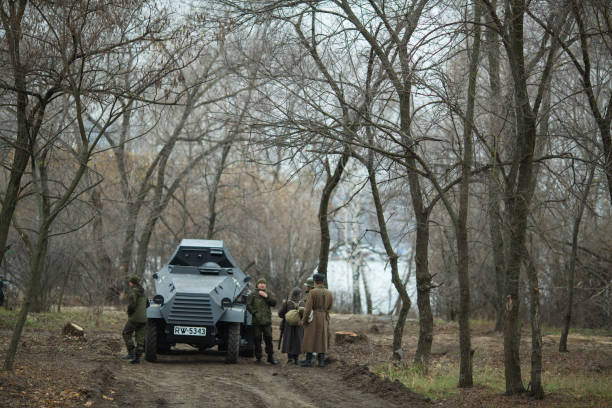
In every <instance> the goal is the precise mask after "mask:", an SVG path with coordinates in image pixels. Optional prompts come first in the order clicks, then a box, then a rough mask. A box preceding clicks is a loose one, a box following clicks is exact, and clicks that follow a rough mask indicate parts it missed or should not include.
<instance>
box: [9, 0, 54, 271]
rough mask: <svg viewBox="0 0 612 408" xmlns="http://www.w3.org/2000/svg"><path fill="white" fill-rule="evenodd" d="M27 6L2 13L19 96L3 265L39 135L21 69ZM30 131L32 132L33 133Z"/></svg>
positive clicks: (24, 4)
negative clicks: (32, 144) (32, 142)
mask: <svg viewBox="0 0 612 408" xmlns="http://www.w3.org/2000/svg"><path fill="white" fill-rule="evenodd" d="M25 6H26V2H25V1H22V2H20V4H19V5H18V6H17V7H16V8H15V7H14V6H13V7H10V8H9V9H10V10H11V11H12V12H13V14H11V15H7V14H6V13H5V11H4V4H3V5H2V7H1V9H2V10H0V17H1V21H2V27H3V28H4V33H5V35H6V39H7V41H6V42H7V44H8V51H9V52H8V54H9V57H10V62H11V68H12V71H13V78H14V86H15V90H16V94H17V95H16V107H15V115H16V122H17V138H16V140H15V142H14V153H13V163H12V165H11V167H10V177H9V181H8V184H7V186H6V191H5V193H4V195H3V197H2V210H0V262H2V259H3V258H4V254H5V252H6V249H5V248H6V242H7V240H8V233H9V227H10V225H11V220H12V217H13V213H14V212H15V207H16V206H17V200H18V198H19V190H20V187H21V177H22V176H23V173H24V171H25V169H26V166H27V165H28V161H29V157H30V138H31V140H34V139H35V138H36V133H37V132H35V129H32V127H31V126H30V125H29V123H28V96H27V93H26V90H27V89H26V76H25V74H26V69H25V68H24V67H22V63H21V57H20V48H21V47H20V46H21V24H22V18H23V13H24V10H25ZM44 108H45V105H44V104H41V106H40V107H39V112H40V111H42V112H44ZM39 115H40V113H39ZM30 131H32V133H31V134H30Z"/></svg>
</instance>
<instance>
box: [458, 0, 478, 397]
mask: <svg viewBox="0 0 612 408" xmlns="http://www.w3.org/2000/svg"><path fill="white" fill-rule="evenodd" d="M473 7H474V11H473V13H474V44H473V48H472V54H471V55H470V68H469V80H468V90H467V109H466V114H465V120H464V122H463V164H462V166H461V184H460V185H459V214H458V217H457V231H456V234H457V258H458V262H457V272H458V275H459V350H460V366H459V387H471V386H472V385H473V377H472V346H471V339H470V274H469V252H468V231H467V218H468V212H469V193H470V172H471V168H472V150H473V147H472V145H473V143H472V132H473V126H474V124H473V121H474V100H475V98H476V76H477V75H478V65H479V59H480V16H481V9H480V6H479V4H478V2H474V5H473Z"/></svg>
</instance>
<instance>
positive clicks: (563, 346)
mask: <svg viewBox="0 0 612 408" xmlns="http://www.w3.org/2000/svg"><path fill="white" fill-rule="evenodd" d="M594 175H595V165H591V169H590V171H589V175H588V178H587V182H586V185H585V187H584V192H583V194H582V197H581V198H580V203H579V204H578V209H577V210H576V215H575V217H576V218H574V226H573V228H572V252H571V254H570V262H569V268H568V271H567V298H566V308H565V316H564V319H563V329H562V331H561V338H560V339H559V351H560V352H565V353H567V351H568V350H567V336H568V335H569V329H570V323H571V321H572V306H573V303H574V277H575V272H576V260H577V258H578V237H579V235H580V222H581V221H582V216H583V214H584V209H585V207H586V202H587V198H588V196H589V191H590V188H591V184H592V183H593V177H594Z"/></svg>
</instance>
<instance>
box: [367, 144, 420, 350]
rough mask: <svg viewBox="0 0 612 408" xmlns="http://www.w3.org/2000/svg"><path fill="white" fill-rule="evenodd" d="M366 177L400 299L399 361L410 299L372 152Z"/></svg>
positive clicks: (396, 330)
mask: <svg viewBox="0 0 612 408" xmlns="http://www.w3.org/2000/svg"><path fill="white" fill-rule="evenodd" d="M368 176H369V180H370V189H371V191H372V199H373V200H374V208H376V218H377V220H378V228H379V232H380V238H381V240H382V242H383V246H384V247H385V252H386V253H387V257H388V258H389V264H390V265H391V281H392V282H393V285H394V286H395V289H396V290H397V292H398V293H399V296H400V298H401V299H402V307H401V308H400V312H399V315H398V318H397V323H396V324H395V327H394V328H393V358H394V359H396V360H400V359H401V358H402V356H403V352H402V340H403V336H404V326H405V324H406V318H407V317H408V312H409V311H410V307H411V306H412V305H411V302H410V297H409V296H408V291H407V290H406V286H404V285H403V282H402V280H401V278H400V275H399V268H398V265H397V259H398V255H397V254H396V253H395V251H394V250H393V246H392V245H391V239H390V237H389V233H388V231H387V221H386V220H385V213H384V209H383V206H382V202H381V200H380V193H379V192H378V185H377V182H376V172H375V169H374V152H373V151H371V150H370V152H369V159H368Z"/></svg>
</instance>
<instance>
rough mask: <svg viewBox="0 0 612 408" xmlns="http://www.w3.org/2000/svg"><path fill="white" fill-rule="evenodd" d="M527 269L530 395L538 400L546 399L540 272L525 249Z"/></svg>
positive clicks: (532, 257)
mask: <svg viewBox="0 0 612 408" xmlns="http://www.w3.org/2000/svg"><path fill="white" fill-rule="evenodd" d="M524 259H525V263H526V265H525V269H526V270H527V277H528V280H529V303H530V317H531V319H530V320H531V381H530V387H529V388H530V389H529V395H531V396H532V397H534V398H536V399H539V400H541V399H544V388H543V387H542V329H541V324H540V321H541V313H540V285H539V283H538V272H537V270H536V267H535V265H534V263H533V259H534V256H533V254H531V255H530V254H529V252H528V251H527V248H525V258H524Z"/></svg>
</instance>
